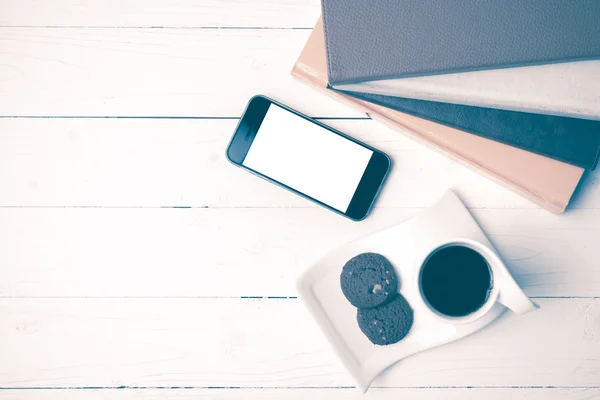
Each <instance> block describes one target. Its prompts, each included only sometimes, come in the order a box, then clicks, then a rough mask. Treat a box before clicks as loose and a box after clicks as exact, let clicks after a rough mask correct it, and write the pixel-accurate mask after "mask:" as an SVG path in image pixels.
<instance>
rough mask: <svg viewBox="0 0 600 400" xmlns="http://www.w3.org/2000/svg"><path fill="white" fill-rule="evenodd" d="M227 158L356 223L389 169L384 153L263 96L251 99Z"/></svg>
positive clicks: (371, 203)
mask: <svg viewBox="0 0 600 400" xmlns="http://www.w3.org/2000/svg"><path fill="white" fill-rule="evenodd" d="M227 158H228V159H229V161H231V162H232V163H233V164H235V165H237V166H239V167H241V168H243V169H245V170H248V171H250V172H252V173H253V174H255V175H258V176H259V177H261V178H263V179H266V180H268V181H270V182H272V183H274V184H276V185H278V186H281V187H282V188H285V189H287V190H289V191H292V192H294V193H296V194H298V195H300V196H302V197H304V198H307V199H309V200H311V201H313V202H315V203H317V204H319V205H321V206H323V207H325V208H328V209H329V210H331V211H334V212H336V213H338V214H341V215H343V216H345V217H347V218H350V219H351V220H354V221H360V220H363V219H365V218H366V217H367V215H368V213H369V211H370V209H371V207H372V206H373V204H374V202H375V198H376V197H377V194H378V193H379V191H380V189H381V187H382V186H383V183H384V181H385V178H386V177H387V175H388V172H389V171H390V168H391V161H390V158H389V157H388V156H387V155H386V154H384V153H383V152H381V151H379V150H377V149H375V148H373V147H371V146H369V145H367V144H365V143H361V142H359V141H358V140H356V139H353V138H351V137H349V136H347V135H344V134H343V133H341V132H338V131H336V130H335V129H332V128H330V127H328V126H327V125H324V124H322V123H320V122H319V121H315V120H313V119H311V118H309V117H307V116H306V115H303V114H301V113H299V112H297V111H294V110H292V109H290V108H289V107H286V106H284V105H283V104H280V103H278V102H276V101H274V100H271V99H269V98H267V97H264V96H255V97H253V98H252V99H250V102H249V103H248V106H247V107H246V110H245V111H244V114H243V115H242V117H241V119H240V122H239V124H238V126H237V128H236V130H235V133H234V134H233V138H232V139H231V142H230V143H229V147H228V148H227Z"/></svg>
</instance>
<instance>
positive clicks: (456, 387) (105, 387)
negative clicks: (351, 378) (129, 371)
mask: <svg viewBox="0 0 600 400" xmlns="http://www.w3.org/2000/svg"><path fill="white" fill-rule="evenodd" d="M128 389H133V390H198V389H213V390H282V391H285V390H315V389H320V390H323V389H331V390H339V389H356V387H355V386H283V387H281V386H279V387H270V386H61V387H52V386H50V387H44V386H32V387H0V390H128ZM370 389H600V386H371V387H370Z"/></svg>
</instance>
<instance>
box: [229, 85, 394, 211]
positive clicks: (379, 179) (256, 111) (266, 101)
mask: <svg viewBox="0 0 600 400" xmlns="http://www.w3.org/2000/svg"><path fill="white" fill-rule="evenodd" d="M271 104H275V105H277V106H279V107H281V108H283V109H285V110H287V111H289V112H291V113H293V114H295V115H297V116H299V117H301V118H303V119H305V120H308V121H310V122H312V123H314V124H317V125H319V126H321V127H322V128H324V129H327V130H328V131H330V132H333V133H335V134H336V135H339V136H342V137H344V138H345V139H348V140H350V141H352V142H354V143H356V144H358V145H360V146H363V147H365V148H367V149H369V150H371V151H373V156H372V157H371V160H370V161H369V164H368V165H367V167H366V169H365V172H364V174H363V176H362V178H361V180H360V182H359V184H358V187H357V188H356V191H355V192H354V196H353V197H352V200H351V201H350V205H349V206H348V209H347V210H346V212H345V213H344V212H342V211H340V210H337V209H335V208H333V207H331V206H329V205H328V204H325V203H323V202H321V201H319V200H317V199H315V198H313V197H311V196H308V195H306V194H304V193H302V192H299V191H298V190H296V189H294V188H292V187H290V186H287V185H286V184H284V183H282V182H279V181H277V180H274V179H272V178H270V177H268V176H266V175H264V174H261V173H260V172H258V171H255V170H253V169H251V168H248V167H246V166H244V165H243V162H244V159H245V158H246V155H247V154H248V151H249V150H250V147H251V146H252V142H253V141H254V138H255V137H256V134H257V133H258V130H259V129H260V125H261V124H262V121H263V120H264V118H265V115H266V114H267V111H268V110H269V107H270V106H271ZM227 159H228V160H229V161H230V162H231V163H232V164H234V165H236V166H238V167H240V168H242V169H245V170H246V171H249V172H251V173H253V174H255V175H257V176H259V177H261V178H263V179H265V180H267V181H269V182H271V183H273V184H275V185H277V186H280V187H282V188H284V189H287V190H289V191H291V192H293V193H296V194H297V195H299V196H302V197H304V198H305V199H308V200H310V201H312V202H314V203H317V204H319V205H321V206H323V207H325V208H327V209H329V210H331V211H333V212H335V213H337V214H340V215H343V216H344V217H346V218H349V219H351V220H353V221H362V220H363V219H365V218H366V217H367V215H368V214H369V211H370V210H371V208H372V207H373V205H374V204H375V200H376V198H377V195H378V194H379V191H380V190H381V188H382V187H383V183H384V181H385V179H386V178H387V176H388V174H389V171H390V169H391V165H392V161H391V159H390V158H389V157H388V156H387V155H386V154H385V153H383V152H382V151H380V150H377V149H376V148H374V147H372V146H369V145H368V144H366V143H362V142H360V141H358V140H356V139H354V138H352V137H350V136H348V135H346V134H344V133H342V132H340V131H337V130H335V129H333V128H331V127H329V126H327V125H325V124H323V123H321V122H319V121H316V120H314V119H312V118H310V117H308V116H306V115H304V114H302V113H300V112H298V111H296V110H293V109H291V108H289V107H287V106H285V105H283V104H281V103H279V102H277V101H275V100H272V99H270V98H268V97H266V96H262V95H258V96H254V97H252V98H251V99H250V101H249V102H248V105H247V106H246V110H245V111H244V113H243V114H242V117H241V118H240V121H239V122H238V125H237V127H236V129H235V132H234V134H233V137H232V138H231V141H230V142H229V146H227Z"/></svg>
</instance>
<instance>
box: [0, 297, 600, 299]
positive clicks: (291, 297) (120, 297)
mask: <svg viewBox="0 0 600 400" xmlns="http://www.w3.org/2000/svg"><path fill="white" fill-rule="evenodd" d="M528 297H529V298H530V299H564V300H569V299H580V300H586V299H587V300H594V299H600V296H528ZM4 299H37V300H47V299H64V300H69V299H70V300H76V299H82V300H83V299H94V300H106V299H132V300H169V299H190V300H231V299H239V300H297V299H298V296H0V300H4Z"/></svg>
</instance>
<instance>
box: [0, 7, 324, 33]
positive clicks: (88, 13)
mask: <svg viewBox="0 0 600 400" xmlns="http://www.w3.org/2000/svg"><path fill="white" fill-rule="evenodd" d="M0 10H1V11H2V12H0V26H85V27H97V26H121V27H202V26H214V27H240V26H246V27H283V28H289V27H312V26H313V25H314V22H315V21H316V20H317V17H318V15H319V13H320V12H321V6H320V1H319V0H253V1H250V0H233V1H231V0H229V1H222V0H202V1H195V0H178V1H162V0H128V1H119V0H106V1H99V0H80V1H73V0H55V1H53V2H52V3H49V2H39V1H36V0H2V2H1V4H0Z"/></svg>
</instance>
